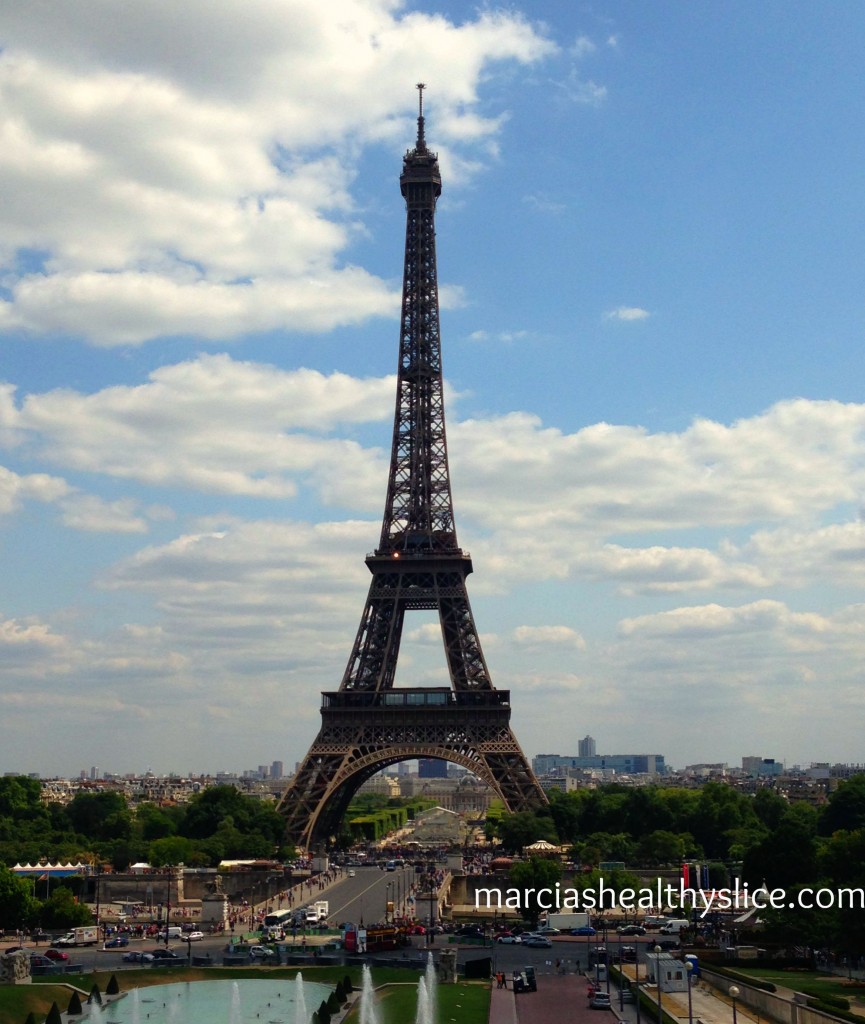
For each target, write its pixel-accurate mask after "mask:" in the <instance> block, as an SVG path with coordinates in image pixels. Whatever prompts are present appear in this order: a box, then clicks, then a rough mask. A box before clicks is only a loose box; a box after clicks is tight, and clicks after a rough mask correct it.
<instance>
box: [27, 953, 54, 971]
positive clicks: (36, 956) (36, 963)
mask: <svg viewBox="0 0 865 1024" xmlns="http://www.w3.org/2000/svg"><path fill="white" fill-rule="evenodd" d="M47 967H56V965H55V963H54V961H53V960H49V958H48V957H47V956H42V954H41V953H31V954H30V970H31V971H32V970H33V969H34V968H47Z"/></svg>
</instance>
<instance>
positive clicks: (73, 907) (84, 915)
mask: <svg viewBox="0 0 865 1024" xmlns="http://www.w3.org/2000/svg"><path fill="white" fill-rule="evenodd" d="M38 913H39V923H40V924H41V925H42V926H43V927H44V928H75V927H76V926H78V925H82V924H92V923H93V915H92V914H91V913H90V910H89V908H88V907H87V906H86V905H85V904H83V903H78V902H77V901H76V899H75V896H74V894H73V893H72V891H71V889H67V888H66V886H65V885H58V886H57V888H56V889H55V890H54V892H52V893H51V895H50V896H49V897H48V899H47V900H45V901H44V902H43V903H42V906H41V909H40V910H39V912H38Z"/></svg>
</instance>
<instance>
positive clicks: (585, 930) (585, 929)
mask: <svg viewBox="0 0 865 1024" xmlns="http://www.w3.org/2000/svg"><path fill="white" fill-rule="evenodd" d="M597 934H598V933H597V932H596V931H595V929H594V928H593V927H592V926H591V925H590V924H584V925H583V926H582V928H572V929H571V935H597Z"/></svg>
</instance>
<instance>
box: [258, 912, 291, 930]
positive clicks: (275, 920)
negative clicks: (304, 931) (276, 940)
mask: <svg viewBox="0 0 865 1024" xmlns="http://www.w3.org/2000/svg"><path fill="white" fill-rule="evenodd" d="M291 913H292V912H291V910H274V911H273V913H271V914H266V915H265V917H264V921H263V922H262V927H263V928H267V929H269V930H271V929H272V930H275V931H283V930H285V929H286V928H291Z"/></svg>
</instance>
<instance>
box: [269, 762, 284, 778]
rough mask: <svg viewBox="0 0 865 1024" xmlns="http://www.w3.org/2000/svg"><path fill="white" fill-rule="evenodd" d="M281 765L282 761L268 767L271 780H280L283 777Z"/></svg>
mask: <svg viewBox="0 0 865 1024" xmlns="http://www.w3.org/2000/svg"><path fill="white" fill-rule="evenodd" d="M283 774H284V772H283V765H282V761H274V762H273V764H272V765H271V766H270V777H271V778H272V779H281V778H282V777H283Z"/></svg>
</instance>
